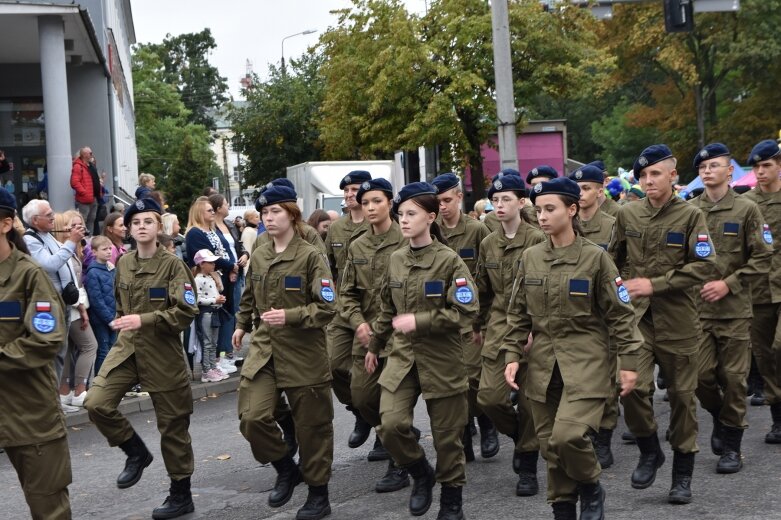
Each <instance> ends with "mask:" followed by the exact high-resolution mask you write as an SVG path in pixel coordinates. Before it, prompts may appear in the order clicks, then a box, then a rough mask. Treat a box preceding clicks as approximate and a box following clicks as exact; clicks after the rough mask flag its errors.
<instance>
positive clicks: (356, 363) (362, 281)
mask: <svg viewBox="0 0 781 520" xmlns="http://www.w3.org/2000/svg"><path fill="white" fill-rule="evenodd" d="M355 198H356V200H357V201H358V204H360V205H361V207H362V208H363V214H364V217H365V218H366V220H367V221H368V223H369V225H370V229H369V231H367V232H366V233H364V234H363V235H361V236H360V237H358V238H357V239H356V240H353V241H352V243H351V244H350V248H349V251H348V252H347V261H346V262H345V266H344V272H343V276H342V281H341V284H340V287H339V300H340V305H339V307H340V310H341V313H342V317H343V318H344V319H345V320H346V321H347V322H348V323H349V324H350V327H352V329H353V330H354V331H355V341H354V343H353V347H352V356H353V365H352V370H351V371H350V390H351V391H352V402H353V406H354V407H355V408H356V409H357V410H358V412H359V413H360V414H361V417H363V418H364V419H365V420H366V422H368V423H369V424H370V425H371V426H372V427H373V428H377V427H378V426H380V394H381V391H380V385H379V383H378V380H379V378H380V374H381V373H382V369H383V367H384V366H385V364H386V358H387V357H388V350H389V349H385V350H383V351H381V352H380V354H379V359H378V361H377V370H375V371H374V373H372V374H370V373H369V372H368V371H367V370H366V366H365V363H364V358H365V356H366V349H367V348H368V346H369V340H370V339H371V334H372V329H371V323H372V322H373V321H374V319H375V318H376V317H377V314H378V313H379V310H380V296H379V293H380V288H381V283H382V277H383V276H384V275H385V271H386V270H387V267H388V261H389V259H390V256H391V254H392V253H393V252H394V251H396V250H397V249H400V248H401V247H404V246H406V245H407V242H408V240H407V239H406V238H404V237H403V236H402V234H401V228H400V227H399V224H398V223H397V222H396V221H395V220H394V219H393V218H392V216H391V215H392V214H391V209H392V207H393V186H391V183H390V182H388V181H386V180H385V179H372V180H369V181H364V182H363V183H362V184H361V187H360V189H359V190H358V194H357V195H356V197H355ZM378 433H380V432H379V431H378ZM406 486H409V474H408V472H407V470H406V469H404V468H401V467H399V466H398V465H397V464H396V463H395V462H394V461H393V459H392V458H391V459H389V460H388V471H387V472H386V473H385V476H384V477H382V478H381V479H380V480H379V481H377V483H376V485H375V487H374V489H375V490H376V491H377V492H378V493H387V492H390V491H398V490H399V489H402V488H404V487H406Z"/></svg>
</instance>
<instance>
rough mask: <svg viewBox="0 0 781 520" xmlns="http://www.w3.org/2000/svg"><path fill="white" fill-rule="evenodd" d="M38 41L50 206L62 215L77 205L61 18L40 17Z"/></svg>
mask: <svg viewBox="0 0 781 520" xmlns="http://www.w3.org/2000/svg"><path fill="white" fill-rule="evenodd" d="M38 41H39V43H40V47H41V83H42V87H43V89H42V91H43V113H44V120H45V124H46V165H47V168H48V172H49V202H50V203H51V206H52V208H53V209H54V211H57V212H61V211H65V210H67V209H72V208H73V207H74V205H75V201H74V199H73V190H71V187H70V175H71V163H72V160H71V154H72V153H73V151H72V150H71V134H70V111H69V109H68V81H67V77H66V74H65V24H64V22H63V20H62V18H61V17H60V16H39V17H38Z"/></svg>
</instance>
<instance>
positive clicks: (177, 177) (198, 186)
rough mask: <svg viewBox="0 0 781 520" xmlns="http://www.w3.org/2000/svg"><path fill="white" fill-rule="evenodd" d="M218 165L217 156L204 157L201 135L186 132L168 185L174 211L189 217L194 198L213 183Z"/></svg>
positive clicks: (170, 172) (172, 167)
mask: <svg viewBox="0 0 781 520" xmlns="http://www.w3.org/2000/svg"><path fill="white" fill-rule="evenodd" d="M207 151H209V150H208V148H207ZM209 153H210V154H211V151H209ZM212 155H213V154H212ZM214 168H216V165H215V164H214V161H213V160H212V161H204V150H203V143H201V142H198V139H197V136H193V135H184V138H183V139H182V141H181V143H180V146H179V150H178V153H177V156H176V159H175V160H174V162H173V164H172V165H171V169H170V170H169V171H168V175H167V176H166V182H165V186H164V190H165V194H166V197H167V199H166V200H167V202H168V205H169V208H170V210H171V211H172V212H173V213H176V214H177V215H179V217H180V218H184V220H186V219H187V217H186V215H187V214H188V212H189V209H190V205H192V202H193V201H194V200H195V199H196V198H197V197H198V196H199V195H200V194H201V192H202V191H203V188H204V187H206V186H209V185H210V184H211V178H212V176H213V174H214Z"/></svg>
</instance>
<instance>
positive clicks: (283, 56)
mask: <svg viewBox="0 0 781 520" xmlns="http://www.w3.org/2000/svg"><path fill="white" fill-rule="evenodd" d="M316 32H317V29H307V30H306V31H301V32H297V33H295V34H291V35H289V36H285V37H284V38H282V75H283V76H284V75H285V40H287V39H288V38H292V37H294V36H301V35H303V34H314V33H316Z"/></svg>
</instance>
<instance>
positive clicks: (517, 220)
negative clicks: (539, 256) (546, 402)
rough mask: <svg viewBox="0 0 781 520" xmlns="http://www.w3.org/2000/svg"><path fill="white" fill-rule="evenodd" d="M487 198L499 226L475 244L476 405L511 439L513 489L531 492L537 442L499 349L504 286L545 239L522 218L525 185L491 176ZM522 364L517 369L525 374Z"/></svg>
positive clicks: (504, 312) (525, 405)
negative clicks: (479, 360)
mask: <svg viewBox="0 0 781 520" xmlns="http://www.w3.org/2000/svg"><path fill="white" fill-rule="evenodd" d="M488 196H489V197H490V198H491V201H492V204H493V205H494V208H495V212H496V216H497V217H498V218H499V221H500V223H501V229H500V230H498V231H494V232H493V233H491V234H490V235H488V237H486V238H485V240H483V242H482V243H481V244H480V255H479V260H478V268H477V269H478V274H477V280H476V284H477V287H478V291H479V295H480V298H479V299H480V317H479V320H478V321H477V322H476V323H475V325H474V330H475V332H476V333H479V331H480V330H481V329H485V337H484V338H482V339H483V348H482V351H481V355H482V360H483V367H482V370H481V373H480V386H479V389H478V392H477V404H478V405H479V406H480V408H481V409H482V410H483V412H484V413H485V414H486V415H488V416H489V417H490V418H491V420H492V421H493V422H494V424H496V428H497V429H498V430H499V431H500V432H501V433H503V434H504V435H507V436H509V437H510V438H511V439H513V442H514V444H515V451H514V453H513V470H514V471H515V473H517V474H518V483H517V484H516V487H515V493H516V495H518V496H532V495H536V494H537V492H538V491H539V486H538V483H537V461H538V459H539V443H538V442H537V436H536V435H535V433H534V424H533V422H532V416H531V409H530V408H529V400H528V399H527V398H526V397H525V396H524V395H519V396H518V409H517V411H516V409H515V407H513V403H512V402H511V400H510V396H509V392H508V390H507V385H506V384H505V382H504V368H505V363H504V359H503V358H502V357H501V356H500V353H499V347H500V346H501V343H502V338H503V337H504V334H505V333H506V331H507V308H508V303H509V301H510V289H511V288H512V286H513V280H515V276H516V274H517V271H518V262H519V261H520V259H521V254H522V253H523V252H524V251H525V250H526V249H527V248H528V247H531V246H533V245H534V244H538V243H540V242H542V241H543V240H545V235H544V234H543V233H542V231H540V230H539V229H537V228H536V227H534V226H532V225H531V224H530V223H529V222H528V221H526V220H525V219H524V218H523V217H522V216H521V212H520V209H521V208H522V207H523V205H524V202H525V201H524V198H525V196H526V185H525V184H524V183H523V179H521V178H520V177H519V176H515V175H502V176H501V177H500V176H498V175H497V176H496V177H494V178H493V180H492V181H491V187H490V188H489V189H488ZM526 368H527V365H526V363H525V362H523V363H522V365H521V368H520V370H519V373H518V377H519V379H520V380H521V381H522V382H523V381H525V378H526Z"/></svg>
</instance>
